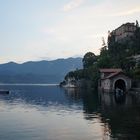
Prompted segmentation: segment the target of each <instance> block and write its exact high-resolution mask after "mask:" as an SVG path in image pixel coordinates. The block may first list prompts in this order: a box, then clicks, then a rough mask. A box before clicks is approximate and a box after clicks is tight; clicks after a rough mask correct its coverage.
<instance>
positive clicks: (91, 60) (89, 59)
mask: <svg viewBox="0 0 140 140" xmlns="http://www.w3.org/2000/svg"><path fill="white" fill-rule="evenodd" d="M82 61H83V67H84V68H88V67H90V66H92V65H93V64H95V63H96V62H97V56H96V55H95V54H94V53H92V52H88V53H86V54H85V55H84V58H83V60H82Z"/></svg>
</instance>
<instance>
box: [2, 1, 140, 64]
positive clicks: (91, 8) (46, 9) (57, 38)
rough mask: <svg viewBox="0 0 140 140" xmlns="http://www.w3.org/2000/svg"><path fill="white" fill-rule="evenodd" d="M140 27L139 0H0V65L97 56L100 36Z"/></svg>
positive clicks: (105, 36) (100, 44)
mask: <svg viewBox="0 0 140 140" xmlns="http://www.w3.org/2000/svg"><path fill="white" fill-rule="evenodd" d="M136 20H138V21H139V22H140V0H0V63H6V62H9V61H15V62H18V63H22V62H25V61H31V60H32V61H39V60H54V59H58V58H68V57H79V56H81V57H83V55H84V54H85V53H86V52H89V51H91V52H93V53H95V54H99V52H100V48H101V47H102V37H104V38H105V41H106V38H107V35H108V31H109V30H110V31H112V30H114V29H115V28H117V27H119V26H120V25H121V24H123V23H126V22H135V21H136Z"/></svg>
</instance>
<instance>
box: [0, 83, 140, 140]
mask: <svg viewBox="0 0 140 140" xmlns="http://www.w3.org/2000/svg"><path fill="white" fill-rule="evenodd" d="M0 89H8V90H10V91H11V92H10V94H9V95H0V140H110V139H111V140H112V139H113V140H118V139H119V140H137V139H140V96H139V95H135V96H134V95H127V96H126V97H125V98H124V99H123V100H121V101H118V100H116V98H114V96H113V95H108V94H102V95H98V94H97V92H94V91H84V90H83V91H78V90H76V91H74V90H64V89H60V88H59V87H57V86H46V85H43V86H41V85H34V86H33V85H29V86H27V85H1V86H0Z"/></svg>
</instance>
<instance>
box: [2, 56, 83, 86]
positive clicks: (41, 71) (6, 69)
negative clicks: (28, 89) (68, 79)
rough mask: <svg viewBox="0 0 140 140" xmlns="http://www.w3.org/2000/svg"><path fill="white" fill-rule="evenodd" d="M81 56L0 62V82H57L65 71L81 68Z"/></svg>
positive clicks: (61, 78)
mask: <svg viewBox="0 0 140 140" xmlns="http://www.w3.org/2000/svg"><path fill="white" fill-rule="evenodd" d="M81 68H82V58H80V57H78V58H67V59H57V60H52V61H46V60H42V61H28V62H25V63H22V64H18V63H15V62H9V63H5V64H0V82H1V83H58V82H60V81H61V80H63V78H64V76H65V75H66V73H67V72H69V71H72V70H75V69H81Z"/></svg>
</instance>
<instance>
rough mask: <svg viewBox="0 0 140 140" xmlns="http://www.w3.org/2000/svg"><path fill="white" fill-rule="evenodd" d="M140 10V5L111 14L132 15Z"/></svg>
mask: <svg viewBox="0 0 140 140" xmlns="http://www.w3.org/2000/svg"><path fill="white" fill-rule="evenodd" d="M139 12H140V7H137V8H133V9H129V10H126V11H122V12H118V13H115V14H111V15H110V16H128V15H132V14H135V13H139Z"/></svg>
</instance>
